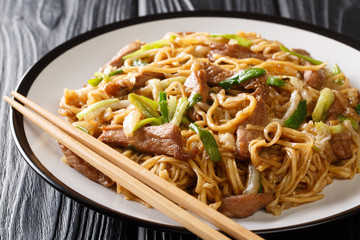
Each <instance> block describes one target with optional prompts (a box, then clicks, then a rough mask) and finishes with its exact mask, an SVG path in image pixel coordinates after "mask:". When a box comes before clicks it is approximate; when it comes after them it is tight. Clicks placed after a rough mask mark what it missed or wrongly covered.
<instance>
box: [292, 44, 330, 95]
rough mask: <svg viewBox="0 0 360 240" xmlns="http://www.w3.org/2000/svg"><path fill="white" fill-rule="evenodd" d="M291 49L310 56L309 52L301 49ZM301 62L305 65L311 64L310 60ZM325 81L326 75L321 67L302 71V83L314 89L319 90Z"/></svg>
mask: <svg viewBox="0 0 360 240" xmlns="http://www.w3.org/2000/svg"><path fill="white" fill-rule="evenodd" d="M293 51H295V52H297V53H300V54H302V55H304V56H308V57H311V56H310V53H308V52H307V51H305V50H303V49H293ZM303 64H304V65H305V66H310V65H312V64H311V63H310V62H307V61H303ZM325 81H326V77H325V73H324V70H323V69H319V70H317V71H312V70H306V71H304V83H305V84H306V85H308V86H310V87H312V88H314V89H316V90H320V89H321V87H322V86H323V85H324V83H325Z"/></svg>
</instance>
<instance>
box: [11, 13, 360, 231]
mask: <svg viewBox="0 0 360 240" xmlns="http://www.w3.org/2000/svg"><path fill="white" fill-rule="evenodd" d="M190 17H199V18H201V17H213V18H216V17H219V18H236V19H249V20H258V21H266V22H271V23H276V24H279V25H284V26H290V27H294V28H297V29H301V30H306V31H309V32H313V33H316V34H319V35H322V36H326V37H328V38H330V39H334V40H336V41H338V42H341V43H344V44H345V45H347V46H350V47H352V48H355V49H356V50H359V51H360V41H357V40H355V39H353V38H351V37H348V36H346V35H343V34H340V33H338V32H335V31H333V30H330V29H326V28H323V27H320V26H316V25H313V24H310V23H306V22H301V21H299V20H294V19H288V18H283V17H279V16H273V15H267V14H259V13H249V12H238V11H192V12H175V13H163V14H154V15H148V16H141V17H135V18H131V19H127V20H121V21H117V22H114V23H110V24H107V25H104V26H101V27H97V28H94V29H92V30H90V31H86V32H84V33H81V34H79V35H77V36H75V37H73V38H71V39H69V40H66V41H65V42H63V43H61V44H59V45H58V46H56V47H54V48H53V49H52V50H50V51H48V52H47V53H46V54H45V55H43V56H42V57H41V58H40V59H38V60H37V61H36V63H35V64H33V65H32V66H31V67H30V68H29V69H28V70H27V71H26V72H25V74H24V75H23V76H22V77H21V80H20V81H19V83H18V85H17V87H16V88H15V89H16V90H15V91H17V92H19V93H21V94H23V95H24V96H27V94H28V92H29V90H30V87H31V86H32V84H33V83H34V82H35V80H36V78H37V76H38V75H39V74H40V73H41V72H42V71H43V70H44V69H45V68H46V67H47V66H48V65H49V64H50V63H51V62H52V61H54V60H55V59H56V58H57V57H59V56H60V55H62V54H63V53H65V52H66V51H67V50H69V49H71V48H73V47H76V46H77V45H79V44H81V43H83V42H85V41H87V40H90V39H92V38H94V37H97V36H100V35H102V34H105V33H108V32H111V31H113V30H117V29H121V28H124V27H129V26H132V25H137V24H141V23H148V22H153V21H157V20H166V19H179V18H190ZM23 123H24V121H23V116H22V115H21V114H20V113H18V112H17V111H14V110H13V109H12V108H10V127H11V133H12V136H13V139H14V142H15V144H16V146H17V148H18V150H19V152H20V153H21V155H22V157H23V158H24V160H25V162H26V163H27V164H28V165H29V166H30V167H31V168H32V169H33V170H34V171H35V172H36V173H37V174H38V175H39V176H40V177H41V178H42V179H44V180H45V181H46V182H47V183H48V184H49V185H50V186H52V187H53V188H55V189H56V190H57V191H59V192H60V193H62V194H64V195H65V196H67V197H69V198H70V199H72V200H74V201H76V202H78V203H80V204H81V205H83V206H86V207H88V208H90V209H92V210H94V211H96V212H99V213H101V214H104V215H106V216H109V217H113V218H116V219H120V220H129V221H132V222H134V223H136V224H138V225H140V226H143V227H149V228H152V229H157V230H162V231H173V232H180V233H190V232H189V231H188V230H187V229H185V228H184V227H181V226H173V225H168V224H163V223H154V222H151V221H149V220H144V219H141V218H138V217H134V216H131V215H128V214H125V213H121V212H117V211H114V210H112V209H110V208H108V207H106V206H104V205H102V204H100V203H97V202H95V201H93V200H91V199H89V198H87V197H85V196H84V195H82V194H80V193H78V192H76V191H75V190H73V189H71V188H70V187H69V186H67V185H65V184H64V183H62V182H61V181H60V180H59V179H57V178H56V177H55V176H54V175H53V174H52V173H51V172H50V171H49V170H47V169H46V168H45V167H44V166H43V164H42V163H41V162H40V161H39V159H38V158H37V157H36V155H35V154H34V153H33V152H32V150H31V147H30V145H29V143H28V141H27V139H26V136H25V131H24V124H23ZM359 212H360V204H359V205H358V206H355V207H353V208H351V209H348V210H346V211H343V212H341V213H337V214H334V215H331V216H328V217H325V218H321V219H317V220H314V221H310V222H307V223H301V224H295V225H291V226H286V227H279V228H271V229H258V230H254V232H256V233H258V234H268V233H277V232H285V231H291V230H298V229H303V228H309V227H313V226H317V225H321V224H325V223H328V222H332V221H335V220H338V219H341V218H345V217H348V216H351V215H354V214H355V213H359Z"/></svg>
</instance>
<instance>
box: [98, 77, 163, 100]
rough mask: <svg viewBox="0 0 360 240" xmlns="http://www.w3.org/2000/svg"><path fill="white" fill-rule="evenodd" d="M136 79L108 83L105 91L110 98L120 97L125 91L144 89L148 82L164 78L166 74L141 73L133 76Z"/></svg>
mask: <svg viewBox="0 0 360 240" xmlns="http://www.w3.org/2000/svg"><path fill="white" fill-rule="evenodd" d="M133 77H134V79H130V78H127V77H125V78H122V79H120V80H118V81H114V82H108V83H106V84H105V85H104V91H105V93H106V94H107V95H108V96H115V97H117V96H119V95H122V94H123V93H124V90H125V92H126V90H131V89H138V88H141V87H144V86H145V84H146V82H147V81H148V80H150V79H153V78H157V79H162V78H164V74H162V73H157V72H140V73H137V74H136V75H134V76H133Z"/></svg>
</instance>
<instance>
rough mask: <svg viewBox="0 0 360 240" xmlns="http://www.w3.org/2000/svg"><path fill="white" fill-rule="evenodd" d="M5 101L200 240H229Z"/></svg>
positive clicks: (21, 108) (59, 132) (79, 144)
mask: <svg viewBox="0 0 360 240" xmlns="http://www.w3.org/2000/svg"><path fill="white" fill-rule="evenodd" d="M4 99H5V101H7V102H8V103H9V104H10V105H12V106H13V107H14V108H16V109H17V110H18V111H19V112H21V113H22V114H23V115H24V116H26V117H28V118H29V119H30V120H31V121H33V122H34V123H35V124H36V125H38V126H39V127H41V128H42V129H43V130H45V131H46V132H47V133H48V134H49V135H50V136H52V137H54V138H55V139H56V140H58V141H59V142H60V143H62V144H63V145H64V146H66V147H67V148H69V149H70V150H71V151H73V152H74V153H75V154H77V155H78V156H80V157H81V158H83V159H85V160H86V161H87V162H88V163H89V164H91V165H92V166H94V167H95V168H97V169H98V170H99V171H101V172H103V173H105V174H106V175H108V176H109V177H110V178H111V179H113V180H114V181H115V182H119V183H121V185H122V186H124V187H125V188H127V189H129V190H130V191H131V192H132V193H133V194H135V195H136V196H138V197H140V198H141V199H143V200H144V201H146V202H148V203H149V204H151V205H152V206H153V207H154V208H156V209H158V210H159V211H161V212H162V213H164V214H165V215H167V216H169V217H171V218H173V219H174V220H176V221H177V222H179V223H180V224H182V225H183V226H184V227H186V228H187V229H189V230H190V231H192V232H193V233H195V234H197V235H198V236H199V237H202V238H204V239H214V240H216V239H229V238H228V237H226V236H225V235H223V234H222V233H220V232H218V231H217V230H215V229H214V228H212V227H210V226H209V225H207V224H206V223H205V222H203V221H201V220H200V219H198V218H196V217H195V216H193V215H192V214H190V213H189V212H187V211H186V210H184V209H183V208H181V207H179V206H178V205H176V204H175V203H173V202H171V201H170V200H168V199H167V198H165V197H164V196H162V195H161V194H159V193H157V192H156V191H155V190H153V189H151V188H149V187H148V186H147V185H145V184H143V183H142V182H140V181H139V180H137V179H136V178H134V177H132V176H131V175H129V174H128V173H126V172H125V171H123V170H122V169H120V168H118V167H117V166H115V165H114V164H112V163H110V162H108V161H107V160H106V159H104V158H103V157H101V156H100V155H98V154H96V153H95V152H93V151H92V150H91V149H89V148H87V147H86V146H84V145H82V144H81V143H79V142H78V141H76V140H75V139H73V138H72V137H70V136H69V135H67V134H66V133H64V132H63V131H61V130H60V129H59V128H57V127H55V126H54V125H52V124H51V123H49V122H48V121H46V120H45V119H43V118H41V117H39V116H38V115H36V114H35V113H33V112H31V111H30V110H29V109H27V108H25V107H23V106H22V105H20V104H19V103H17V102H16V101H14V100H12V99H11V98H9V97H4Z"/></svg>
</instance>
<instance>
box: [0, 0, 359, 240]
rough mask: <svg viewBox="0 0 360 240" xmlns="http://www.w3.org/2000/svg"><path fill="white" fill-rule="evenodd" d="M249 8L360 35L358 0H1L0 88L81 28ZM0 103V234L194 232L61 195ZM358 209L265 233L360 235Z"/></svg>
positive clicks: (5, 91)
mask: <svg viewBox="0 0 360 240" xmlns="http://www.w3.org/2000/svg"><path fill="white" fill-rule="evenodd" d="M197 10H225V11H242V12H256V13H262V14H268V15H274V16H281V17H284V18H292V19H297V20H300V21H304V22H308V23H312V24H315V25H318V26H322V27H325V28H328V29H331V30H333V31H337V32H340V33H343V34H345V35H348V36H350V37H353V38H355V39H357V40H360V3H359V1H358V0H343V1H337V0H324V1H312V0H298V1H297V0H291V1H289V0H243V1H240V0H223V1H217V0H198V1H196V0H149V1H147V0H134V1H131V0H88V1H86V0H0V67H1V68H0V94H1V96H3V95H9V92H10V91H11V90H13V89H15V87H16V86H17V84H18V83H19V81H20V79H21V77H22V75H23V74H24V73H25V72H26V71H27V69H29V68H30V67H31V66H32V65H33V64H34V63H35V62H36V61H37V60H38V59H39V58H41V56H43V55H44V54H46V53H47V52H48V51H50V50H51V49H53V48H54V47H56V46H57V45H59V44H61V43H63V42H65V41H66V40H68V39H70V38H72V37H74V36H77V35H79V34H81V33H84V32H86V31H89V30H91V29H94V28H96V27H100V26H103V25H106V24H109V23H113V22H116V21H121V20H124V19H130V18H134V17H138V16H146V15H151V14H158V13H167V12H180V11H197ZM0 104H1V106H0V122H1V125H0V134H1V136H0V144H1V151H0V159H1V161H0V239H126V240H130V239H139V240H142V239H149V240H151V239H162V240H165V239H166V240H167V239H197V237H196V236H193V235H191V234H179V233H174V232H164V231H161V230H154V229H148V228H143V227H141V226H138V225H137V224H136V223H132V222H126V221H121V220H117V219H113V218H110V217H107V216H105V215H102V214H100V213H97V212H95V211H93V210H90V209H88V208H86V207H84V206H82V205H80V204H78V203H77V202H75V201H73V200H71V199H69V198H67V197H65V196H64V195H62V194H61V193H59V192H58V191H56V190H55V189H54V188H52V187H51V186H50V185H48V184H47V183H46V182H45V181H43V180H42V179H41V178H40V177H39V176H38V175H37V174H36V173H35V172H34V171H33V170H32V169H31V168H30V167H29V166H28V165H27V164H26V163H25V161H24V159H23V158H22V156H21V155H20V153H19V151H18V150H17V148H16V146H15V143H14V141H13V139H12V136H11V133H10V130H9V120H8V118H9V107H8V106H7V105H6V104H5V102H4V101H3V100H2V101H1V103H0ZM358 226H360V214H356V215H352V216H349V217H346V218H344V219H341V220H337V221H333V222H330V223H326V224H322V225H319V226H315V227H311V228H306V229H302V230H296V231H291V232H284V233H277V234H267V235H263V236H264V237H266V238H267V239H302V238H305V237H306V238H307V239H325V238H326V239H360V229H359V228H358Z"/></svg>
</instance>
